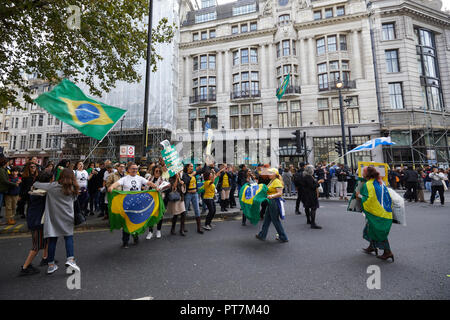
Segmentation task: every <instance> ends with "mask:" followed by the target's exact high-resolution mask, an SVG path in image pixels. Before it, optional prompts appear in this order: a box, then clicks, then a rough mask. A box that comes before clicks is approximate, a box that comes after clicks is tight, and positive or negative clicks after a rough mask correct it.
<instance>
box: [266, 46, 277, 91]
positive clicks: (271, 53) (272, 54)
mask: <svg viewBox="0 0 450 320" xmlns="http://www.w3.org/2000/svg"><path fill="white" fill-rule="evenodd" d="M268 49H269V63H268V65H269V71H268V72H267V75H268V78H269V81H268V83H269V87H270V88H275V89H276V84H275V77H276V75H275V45H274V44H273V43H270V44H269V46H268Z"/></svg>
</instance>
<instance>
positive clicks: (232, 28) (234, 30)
mask: <svg viewBox="0 0 450 320" xmlns="http://www.w3.org/2000/svg"><path fill="white" fill-rule="evenodd" d="M238 33H239V27H238V26H232V27H231V34H238Z"/></svg>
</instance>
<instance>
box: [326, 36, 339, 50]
mask: <svg viewBox="0 0 450 320" xmlns="http://www.w3.org/2000/svg"><path fill="white" fill-rule="evenodd" d="M327 41H328V52H335V51H337V44H336V36H329V37H327Z"/></svg>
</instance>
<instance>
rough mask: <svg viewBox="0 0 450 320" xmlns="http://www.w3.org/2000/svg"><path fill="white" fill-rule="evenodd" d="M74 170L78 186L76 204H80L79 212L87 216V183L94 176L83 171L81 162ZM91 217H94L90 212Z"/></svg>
mask: <svg viewBox="0 0 450 320" xmlns="http://www.w3.org/2000/svg"><path fill="white" fill-rule="evenodd" d="M75 165H76V170H75V171H74V174H75V179H76V180H77V183H78V186H79V187H80V194H79V195H78V202H79V204H80V209H81V212H82V213H83V214H84V215H85V216H87V215H88V214H89V212H88V203H89V192H88V181H89V180H91V178H92V177H93V176H94V173H93V172H91V174H89V173H88V172H87V171H86V170H84V164H83V161H78V162H77V163H76V164H75ZM91 215H94V214H93V213H92V212H91Z"/></svg>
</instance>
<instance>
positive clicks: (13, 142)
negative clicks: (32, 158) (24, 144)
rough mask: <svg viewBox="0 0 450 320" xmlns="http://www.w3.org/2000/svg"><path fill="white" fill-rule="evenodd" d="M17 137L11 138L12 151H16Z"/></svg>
mask: <svg viewBox="0 0 450 320" xmlns="http://www.w3.org/2000/svg"><path fill="white" fill-rule="evenodd" d="M16 142H17V136H11V149H12V150H15V149H16Z"/></svg>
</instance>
